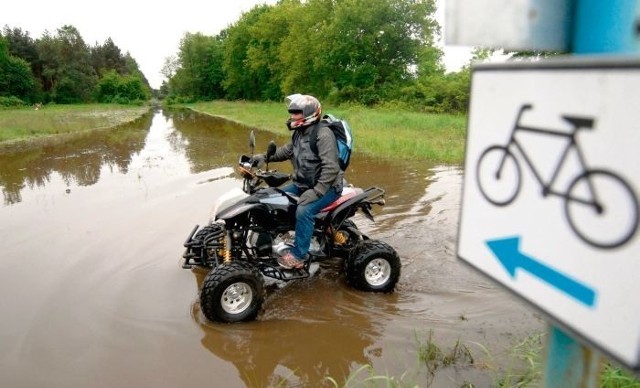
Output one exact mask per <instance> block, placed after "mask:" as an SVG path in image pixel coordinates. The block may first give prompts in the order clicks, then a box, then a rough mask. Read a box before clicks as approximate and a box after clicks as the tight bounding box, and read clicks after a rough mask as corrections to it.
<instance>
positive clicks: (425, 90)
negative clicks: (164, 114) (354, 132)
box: [160, 0, 469, 112]
mask: <svg viewBox="0 0 640 388" xmlns="http://www.w3.org/2000/svg"><path fill="white" fill-rule="evenodd" d="M435 11H436V7H435V0H281V1H279V2H278V3H277V4H276V5H258V6H256V7H254V8H253V9H251V10H250V11H248V12H246V13H244V14H243V15H242V16H241V17H240V19H239V20H238V21H236V22H235V23H233V24H232V25H230V26H229V27H228V28H226V29H224V30H223V31H221V32H220V33H219V34H217V35H215V36H206V35H203V34H201V33H187V34H185V35H184V36H183V38H182V40H181V42H180V46H179V49H178V52H177V54H176V55H175V56H172V57H169V58H166V59H165V62H164V65H163V68H162V73H163V75H164V76H165V77H166V79H167V80H168V81H167V82H165V83H163V85H162V87H161V90H160V93H161V94H162V95H166V96H167V98H168V100H169V101H170V102H190V101H196V100H212V99H228V100H237V99H245V100H258V101H267V100H272V101H281V100H282V98H283V97H284V96H286V95H288V94H291V93H298V92H299V93H308V94H313V95H315V96H317V97H319V98H320V99H321V100H322V101H327V102H330V103H357V104H363V105H377V104H398V105H399V106H407V107H411V108H412V109H418V110H422V111H427V112H464V111H465V110H466V109H467V104H468V98H469V69H468V67H466V68H463V69H462V70H461V71H459V72H455V73H447V72H446V71H445V70H446V69H445V67H444V65H443V52H442V50H441V49H440V48H439V47H438V46H437V44H436V43H437V40H438V38H439V36H440V26H439V25H438V23H437V21H436V20H435V18H434V13H435Z"/></svg>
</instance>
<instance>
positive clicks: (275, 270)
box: [259, 263, 311, 281]
mask: <svg viewBox="0 0 640 388" xmlns="http://www.w3.org/2000/svg"><path fill="white" fill-rule="evenodd" d="M259 269H260V272H262V274H263V275H264V276H268V277H270V278H274V279H277V280H283V281H289V280H296V279H306V278H308V277H309V276H311V275H310V274H309V271H307V266H306V265H305V267H303V268H300V269H284V268H281V267H280V266H275V265H271V264H266V263H262V264H260V265H259Z"/></svg>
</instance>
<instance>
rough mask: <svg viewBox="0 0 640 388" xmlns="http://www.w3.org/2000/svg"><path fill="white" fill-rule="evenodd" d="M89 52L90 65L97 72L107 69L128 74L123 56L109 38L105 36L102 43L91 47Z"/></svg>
mask: <svg viewBox="0 0 640 388" xmlns="http://www.w3.org/2000/svg"><path fill="white" fill-rule="evenodd" d="M90 52H91V65H92V66H93V69H94V70H95V71H96V73H97V74H101V73H103V72H105V71H108V70H115V71H116V72H117V73H118V74H128V69H127V63H126V61H125V58H124V56H123V55H122V52H121V51H120V48H119V47H118V46H116V45H115V43H113V40H111V38H107V40H105V42H104V44H102V45H96V46H95V47H92V48H91V50H90Z"/></svg>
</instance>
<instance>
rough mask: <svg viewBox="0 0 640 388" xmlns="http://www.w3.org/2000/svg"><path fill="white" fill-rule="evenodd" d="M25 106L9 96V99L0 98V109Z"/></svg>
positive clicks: (14, 97)
mask: <svg viewBox="0 0 640 388" xmlns="http://www.w3.org/2000/svg"><path fill="white" fill-rule="evenodd" d="M25 105H26V103H25V102H24V101H22V100H21V99H19V98H18V97H16V96H9V97H4V96H0V107H5V108H17V107H21V106H25Z"/></svg>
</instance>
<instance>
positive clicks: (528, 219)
mask: <svg viewBox="0 0 640 388" xmlns="http://www.w3.org/2000/svg"><path fill="white" fill-rule="evenodd" d="M638 90H640V60H638V59H622V58H610V59H605V58H601V59H587V58H579V57H573V58H571V59H557V60H547V61H539V62H529V63H508V64H485V65H478V66H475V67H474V68H473V70H472V77H471V104H470V111H469V121H468V135H467V146H466V147H467V148H466V156H465V177H464V189H463V200H462V211H461V218H460V228H459V236H458V237H459V240H458V256H459V257H460V258H461V259H462V260H464V261H465V262H467V263H468V264H470V265H471V266H473V267H475V268H476V269H478V270H479V271H481V272H483V273H485V274H486V275H488V276H489V277H491V278H493V279H495V280H496V281H497V282H498V283H500V284H502V285H504V286H505V287H507V288H508V289H509V290H512V291H513V292H515V293H516V294H518V295H520V296H521V297H523V298H524V299H525V300H527V301H528V302H530V303H531V304H533V305H534V306H536V307H537V308H539V309H540V310H542V311H543V312H545V313H546V314H547V315H548V316H549V317H550V318H551V319H552V320H554V321H556V322H558V323H559V324H560V325H562V326H563V327H565V328H567V329H568V330H569V331H571V332H573V333H575V334H576V335H578V336H579V337H580V338H583V339H584V340H586V341H587V342H588V343H589V344H591V345H593V346H595V347H597V348H599V349H601V350H602V351H603V352H605V353H607V354H608V355H609V356H611V357H613V358H615V359H617V360H619V361H620V362H622V363H624V364H625V365H627V366H629V367H631V368H638V367H639V366H640V306H639V302H638V295H640V231H639V230H638V229H640V226H639V219H640V211H639V201H638V200H639V198H640V163H639V162H640V160H639V159H640V158H639V157H638V155H639V152H640V151H639V150H640V109H639V108H638V107H640V94H638V93H637V91H638Z"/></svg>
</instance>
